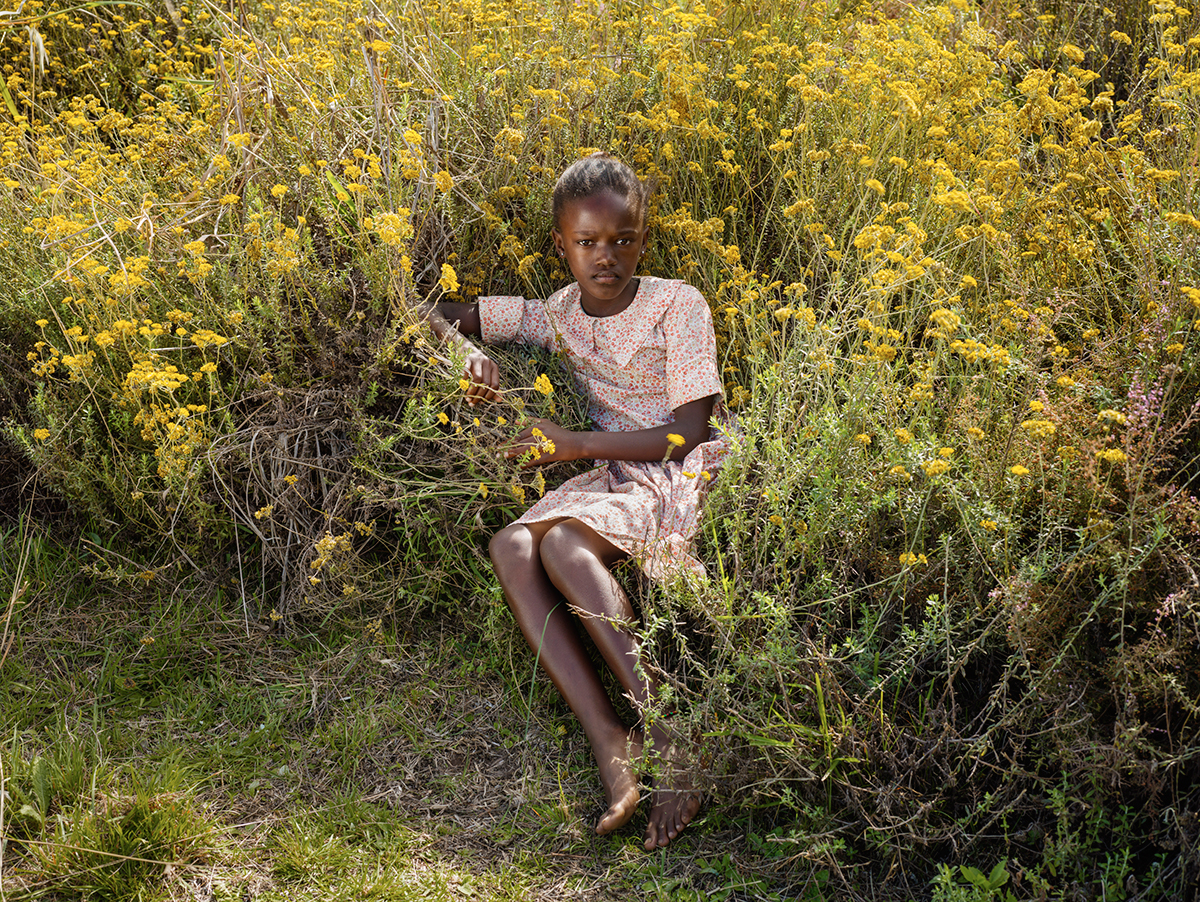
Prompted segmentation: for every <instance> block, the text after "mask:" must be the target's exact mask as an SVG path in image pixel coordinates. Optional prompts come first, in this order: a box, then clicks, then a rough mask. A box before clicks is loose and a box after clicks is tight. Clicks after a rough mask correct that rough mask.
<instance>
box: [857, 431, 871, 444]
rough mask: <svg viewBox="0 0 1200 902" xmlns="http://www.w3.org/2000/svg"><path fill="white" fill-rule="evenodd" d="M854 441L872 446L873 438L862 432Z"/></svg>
mask: <svg viewBox="0 0 1200 902" xmlns="http://www.w3.org/2000/svg"><path fill="white" fill-rule="evenodd" d="M854 440H855V441H856V442H858V443H859V444H860V445H869V444H871V436H869V435H867V434H866V433H865V432H860V433H859V434H858V435H856V436H854Z"/></svg>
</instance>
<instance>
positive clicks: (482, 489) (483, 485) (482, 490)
mask: <svg viewBox="0 0 1200 902" xmlns="http://www.w3.org/2000/svg"><path fill="white" fill-rule="evenodd" d="M479 494H480V495H481V496H483V497H484V498H486V497H487V496H488V487H487V483H486V482H481V483H479Z"/></svg>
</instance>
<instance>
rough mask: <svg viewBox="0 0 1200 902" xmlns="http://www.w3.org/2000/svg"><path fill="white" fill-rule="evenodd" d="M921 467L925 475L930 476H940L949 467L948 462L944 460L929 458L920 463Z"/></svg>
mask: <svg viewBox="0 0 1200 902" xmlns="http://www.w3.org/2000/svg"><path fill="white" fill-rule="evenodd" d="M921 469H922V470H924V471H925V475H926V476H929V477H930V478H932V477H934V476H941V475H942V474H943V473H945V472H946V471H947V470H949V469H950V464H949V463H947V462H946V461H944V460H931V461H927V462H926V463H923V464H921Z"/></svg>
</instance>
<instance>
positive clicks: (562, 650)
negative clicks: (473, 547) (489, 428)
mask: <svg viewBox="0 0 1200 902" xmlns="http://www.w3.org/2000/svg"><path fill="white" fill-rule="evenodd" d="M556 522H559V521H551V522H548V523H531V524H523V523H514V524H513V525H511V526H508V527H505V528H504V529H502V530H500V532H498V533H496V535H495V536H494V537H493V538H492V541H491V545H490V546H489V549H488V550H489V551H490V553H491V557H492V566H493V567H495V570H496V576H497V577H498V578H499V580H500V586H501V587H502V588H503V589H504V596H505V598H506V599H508V605H509V607H510V608H511V609H512V612H513V616H514V617H515V618H516V620H517V625H518V626H519V627H520V629H521V632H522V633H523V634H524V636H525V641H527V642H528V643H529V645H530V647H531V648H532V649H533V650H534V651H535V652H536V653H537V655H538V660H539V661H540V663H541V665H542V667H543V668H544V669H545V670H546V673H547V674H548V675H549V677H550V679H551V681H552V682H553V683H554V685H555V687H556V688H557V689H558V691H559V693H560V694H561V695H562V697H563V699H565V700H566V702H567V704H568V705H569V706H570V708H571V710H572V711H573V712H574V713H575V716H576V717H577V718H578V719H579V722H580V724H581V725H582V726H583V731H584V733H585V734H586V735H587V738H588V742H589V743H591V746H592V752H593V754H594V755H595V756H596V764H597V765H598V766H599V768H600V781H601V783H603V784H604V791H605V795H606V797H607V800H608V805H609V807H608V810H607V811H606V812H605V813H604V816H603V817H601V818H600V820H599V822H597V824H596V832H597V833H599V834H605V833H611V832H612V831H613V830H616V829H617V828H618V827H621V826H623V825H624V824H625V823H627V822H628V821H629V819H630V818H631V817H633V813H634V811H636V810H637V804H638V797H639V794H638V782H637V776H636V775H635V774H634V772H633V768H632V766H631V765H630V759H631V758H636V757H638V756H640V754H641V742H640V740H638V739H637V738H636V737H635V736H633V735H631V733H630V730H629V728H628V727H626V726H625V724H624V723H622V722H621V719H620V717H618V716H617V712H616V710H615V709H614V708H613V705H612V700H611V699H610V698H609V697H608V693H607V692H605V690H604V686H603V685H602V683H601V682H600V675H599V674H598V673H597V672H596V668H595V667H594V666H593V665H592V661H591V658H589V657H588V654H587V651H586V649H585V648H584V646H583V642H582V640H581V639H580V636H579V634H578V632H576V629H575V623H574V618H573V617H572V616H571V613H570V611H569V610H568V608H567V605H566V602H565V601H564V599H563V597H562V595H561V594H560V593H559V591H558V590H557V589H556V588H555V587H554V585H553V584H552V583H551V582H550V579H549V577H548V576H547V575H546V569H545V567H544V566H543V564H542V557H541V543H542V540H543V538H544V537H545V535H546V533H547V532H548V531H549V530H550V529H551V528H552V527H553V526H554V525H555V523H556Z"/></svg>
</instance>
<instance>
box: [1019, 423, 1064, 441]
mask: <svg viewBox="0 0 1200 902" xmlns="http://www.w3.org/2000/svg"><path fill="white" fill-rule="evenodd" d="M1021 428H1022V429H1024V430H1025V431H1026V432H1028V433H1029V434H1030V435H1032V436H1033V437H1034V438H1049V437H1050V436H1052V435H1054V433H1055V432H1056V431H1057V430H1058V427H1057V426H1055V425H1054V424H1053V423H1051V422H1050V421H1049V420H1025V421H1023V422H1022V423H1021Z"/></svg>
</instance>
